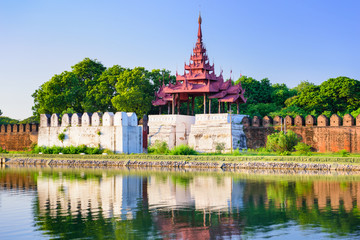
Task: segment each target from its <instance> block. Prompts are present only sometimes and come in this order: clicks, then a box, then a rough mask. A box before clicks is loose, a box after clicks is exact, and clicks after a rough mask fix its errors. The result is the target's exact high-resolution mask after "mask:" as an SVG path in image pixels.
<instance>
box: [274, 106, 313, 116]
mask: <svg viewBox="0 0 360 240" xmlns="http://www.w3.org/2000/svg"><path fill="white" fill-rule="evenodd" d="M287 115H289V116H291V117H293V118H295V117H296V116H297V115H301V116H304V117H305V116H306V115H308V113H307V112H305V111H304V110H303V109H302V108H299V107H298V106H295V105H292V106H289V107H284V108H282V109H281V110H279V111H276V112H271V113H269V116H271V117H275V116H281V117H283V118H284V117H286V116H287Z"/></svg>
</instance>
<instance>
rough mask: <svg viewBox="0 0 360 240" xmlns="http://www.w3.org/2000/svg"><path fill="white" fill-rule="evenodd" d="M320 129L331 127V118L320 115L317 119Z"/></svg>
mask: <svg viewBox="0 0 360 240" xmlns="http://www.w3.org/2000/svg"><path fill="white" fill-rule="evenodd" d="M317 124H318V127H326V126H329V118H328V117H327V116H325V115H320V116H318V118H317Z"/></svg>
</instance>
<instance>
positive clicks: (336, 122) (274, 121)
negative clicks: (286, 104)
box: [242, 114, 360, 127]
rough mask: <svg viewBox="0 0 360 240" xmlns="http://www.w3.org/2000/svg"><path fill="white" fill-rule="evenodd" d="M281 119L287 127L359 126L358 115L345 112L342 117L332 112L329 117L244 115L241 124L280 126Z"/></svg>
mask: <svg viewBox="0 0 360 240" xmlns="http://www.w3.org/2000/svg"><path fill="white" fill-rule="evenodd" d="M281 120H282V122H283V125H285V123H286V126H289V127H291V126H296V127H342V126H343V127H352V126H358V127H360V115H358V116H357V117H356V119H355V118H354V117H353V116H351V114H345V115H344V117H343V118H341V117H340V116H338V115H337V114H333V115H332V116H331V117H330V118H328V117H326V116H324V115H320V116H318V117H317V118H316V117H314V116H312V115H307V116H306V118H304V117H302V116H299V115H298V116H296V117H295V118H293V117H291V116H286V117H285V118H282V117H280V116H276V117H274V118H272V117H269V116H265V117H263V118H260V117H257V116H255V117H253V118H250V117H244V118H243V120H242V124H243V126H244V127H272V126H280V125H281Z"/></svg>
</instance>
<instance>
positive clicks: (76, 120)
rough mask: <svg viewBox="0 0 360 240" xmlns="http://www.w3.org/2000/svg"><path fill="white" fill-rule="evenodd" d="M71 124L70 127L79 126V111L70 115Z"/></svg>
mask: <svg viewBox="0 0 360 240" xmlns="http://www.w3.org/2000/svg"><path fill="white" fill-rule="evenodd" d="M71 126H72V127H80V126H81V114H80V113H74V114H73V115H72V116H71Z"/></svg>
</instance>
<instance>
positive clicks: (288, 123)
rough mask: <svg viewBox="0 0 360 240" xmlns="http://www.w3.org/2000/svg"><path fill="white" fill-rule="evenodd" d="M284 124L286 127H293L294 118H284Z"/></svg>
mask: <svg viewBox="0 0 360 240" xmlns="http://www.w3.org/2000/svg"><path fill="white" fill-rule="evenodd" d="M285 123H286V126H293V125H294V118H293V117H292V116H289V115H288V116H286V117H285V119H284V124H285Z"/></svg>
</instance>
